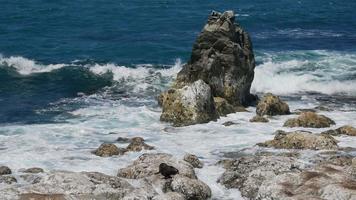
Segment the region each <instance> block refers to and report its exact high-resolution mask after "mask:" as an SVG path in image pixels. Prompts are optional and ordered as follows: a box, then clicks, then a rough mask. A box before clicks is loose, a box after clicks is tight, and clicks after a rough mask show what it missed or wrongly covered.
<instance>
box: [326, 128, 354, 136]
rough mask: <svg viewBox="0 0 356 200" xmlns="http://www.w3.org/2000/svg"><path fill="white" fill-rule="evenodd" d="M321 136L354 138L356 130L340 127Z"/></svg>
mask: <svg viewBox="0 0 356 200" xmlns="http://www.w3.org/2000/svg"><path fill="white" fill-rule="evenodd" d="M323 134H328V135H334V136H339V135H348V136H356V128H354V127H352V126H342V127H340V128H337V129H335V130H328V131H325V132H323Z"/></svg>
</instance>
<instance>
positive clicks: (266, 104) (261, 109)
mask: <svg viewBox="0 0 356 200" xmlns="http://www.w3.org/2000/svg"><path fill="white" fill-rule="evenodd" d="M256 114H257V115H259V116H263V115H270V116H274V115H288V114H290V111H289V106H288V104H287V103H286V102H284V101H282V100H281V99H280V98H279V97H278V96H275V95H273V94H271V93H267V94H265V95H264V96H263V98H262V99H261V100H260V101H259V102H258V104H257V106H256Z"/></svg>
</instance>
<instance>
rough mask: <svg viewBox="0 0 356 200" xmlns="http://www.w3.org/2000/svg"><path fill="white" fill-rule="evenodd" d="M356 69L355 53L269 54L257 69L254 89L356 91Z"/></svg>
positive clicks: (280, 91) (324, 91) (285, 91)
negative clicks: (354, 75) (355, 74)
mask: <svg viewBox="0 0 356 200" xmlns="http://www.w3.org/2000/svg"><path fill="white" fill-rule="evenodd" d="M310 54H312V55H310ZM285 57H287V58H285ZM355 70H356V55H354V54H341V53H335V52H326V51H307V52H289V53H288V52H287V53H281V54H277V55H276V54H273V55H269V54H266V55H265V58H264V60H263V62H262V64H260V65H258V66H257V67H256V69H255V78H254V81H253V84H252V91H253V92H272V93H276V94H284V95H285V94H293V93H299V92H319V93H324V94H335V93H345V94H348V95H355V94H356V87H355V85H356V78H355V77H352V73H355ZM350 76H351V77H350ZM345 77H349V78H345Z"/></svg>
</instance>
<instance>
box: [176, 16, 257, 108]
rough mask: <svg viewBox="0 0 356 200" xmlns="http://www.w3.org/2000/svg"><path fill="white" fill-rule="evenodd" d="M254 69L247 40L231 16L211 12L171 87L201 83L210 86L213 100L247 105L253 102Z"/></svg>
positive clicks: (249, 42)
mask: <svg viewBox="0 0 356 200" xmlns="http://www.w3.org/2000/svg"><path fill="white" fill-rule="evenodd" d="M254 68H255V58H254V54H253V50H252V43H251V40H250V36H249V35H248V33H247V32H246V31H245V30H243V29H242V28H241V27H240V26H239V25H238V24H237V23H235V14H234V12H233V11H226V12H224V13H222V14H221V13H217V12H213V13H212V14H211V15H210V16H209V19H208V22H207V24H206V25H205V26H204V28H203V30H202V32H201V33H200V35H199V36H198V38H197V40H196V42H195V44H194V46H193V50H192V55H191V58H190V60H189V62H188V63H187V64H186V65H184V66H183V69H182V70H181V71H180V72H179V73H178V75H177V80H176V82H175V84H174V87H176V88H181V87H183V86H185V85H187V84H189V83H192V82H195V81H197V80H199V79H201V80H203V81H204V82H206V83H207V84H209V85H210V87H211V90H212V94H213V96H214V97H222V98H225V99H226V100H227V101H228V102H229V103H230V104H232V105H249V104H251V103H252V102H253V101H254V100H255V96H253V95H251V94H250V88H251V83H252V81H253V77H254Z"/></svg>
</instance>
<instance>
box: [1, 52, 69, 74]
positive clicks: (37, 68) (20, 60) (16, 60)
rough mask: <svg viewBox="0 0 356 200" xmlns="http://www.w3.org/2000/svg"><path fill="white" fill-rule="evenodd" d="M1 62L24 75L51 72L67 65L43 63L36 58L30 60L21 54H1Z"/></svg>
mask: <svg viewBox="0 0 356 200" xmlns="http://www.w3.org/2000/svg"><path fill="white" fill-rule="evenodd" d="M0 64H3V65H8V66H10V67H13V68H15V69H16V70H17V71H18V72H19V73H20V74H22V75H29V74H32V73H43V72H50V71H52V70H55V69H59V68H62V67H64V66H65V64H50V65H43V64H39V63H36V61H34V60H30V59H27V58H24V57H21V56H11V57H2V56H1V55H0Z"/></svg>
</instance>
